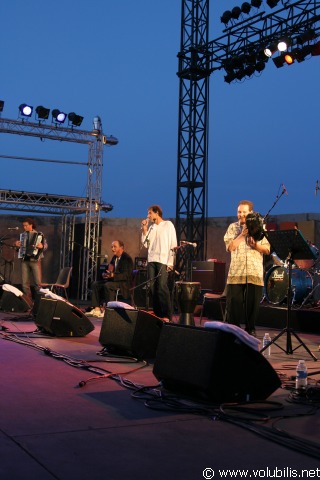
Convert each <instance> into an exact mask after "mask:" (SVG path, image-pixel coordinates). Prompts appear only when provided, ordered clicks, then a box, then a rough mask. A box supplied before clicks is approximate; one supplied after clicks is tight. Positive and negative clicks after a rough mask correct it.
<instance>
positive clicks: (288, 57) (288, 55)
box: [284, 53, 294, 65]
mask: <svg viewBox="0 0 320 480" xmlns="http://www.w3.org/2000/svg"><path fill="white" fill-rule="evenodd" d="M284 61H285V62H286V64H287V65H292V63H294V56H293V55H292V54H291V53H286V54H285V55H284Z"/></svg>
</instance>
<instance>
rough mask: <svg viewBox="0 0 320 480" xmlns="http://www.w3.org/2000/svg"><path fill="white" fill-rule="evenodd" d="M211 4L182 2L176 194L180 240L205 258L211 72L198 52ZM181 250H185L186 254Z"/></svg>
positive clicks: (193, 0) (183, 261)
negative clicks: (200, 61) (193, 247)
mask: <svg viewBox="0 0 320 480" xmlns="http://www.w3.org/2000/svg"><path fill="white" fill-rule="evenodd" d="M208 15H209V0H197V1H196V0H183V2H182V24H181V48H180V52H179V54H178V59H179V70H178V76H179V82H180V85H179V131H178V137H179V139H178V166H177V196H176V229H177V237H178V242H179V241H180V240H187V241H190V242H195V243H197V252H196V256H197V258H199V259H202V258H205V255H206V218H207V198H206V196H207V193H206V192H207V152H208V141H207V133H208V132H207V119H208V93H209V76H210V73H211V72H210V70H209V69H208V68H207V67H206V66H205V65H201V66H200V68H199V67H198V62H197V56H198V54H197V49H198V48H199V47H200V46H204V45H206V44H207V43H208V21H209V16H208ZM182 250H183V251H182ZM187 254H188V252H187V249H186V250H184V249H181V250H179V254H178V257H177V263H178V265H177V268H178V269H179V270H180V271H185V277H186V279H187V280H189V278H188V277H189V274H190V273H189V271H188V269H186V268H185V266H186V263H187V262H186V255H187Z"/></svg>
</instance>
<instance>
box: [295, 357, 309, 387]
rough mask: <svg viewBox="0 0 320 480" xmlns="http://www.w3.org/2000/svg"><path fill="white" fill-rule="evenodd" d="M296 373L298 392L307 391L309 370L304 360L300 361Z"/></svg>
mask: <svg viewBox="0 0 320 480" xmlns="http://www.w3.org/2000/svg"><path fill="white" fill-rule="evenodd" d="M296 372H297V373H296V390H305V389H306V388H307V385H308V369H307V365H306V364H305V363H304V360H299V363H298V365H297V369H296Z"/></svg>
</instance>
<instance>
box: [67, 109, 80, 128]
mask: <svg viewBox="0 0 320 480" xmlns="http://www.w3.org/2000/svg"><path fill="white" fill-rule="evenodd" d="M68 120H69V122H71V123H72V125H74V126H75V127H80V125H81V123H82V120H83V117H80V115H77V114H76V113H74V112H71V113H69V115H68Z"/></svg>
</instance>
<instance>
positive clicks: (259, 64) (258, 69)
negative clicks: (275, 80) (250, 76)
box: [256, 61, 266, 73]
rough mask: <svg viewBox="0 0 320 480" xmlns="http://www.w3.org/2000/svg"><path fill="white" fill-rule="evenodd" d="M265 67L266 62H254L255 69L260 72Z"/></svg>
mask: <svg viewBox="0 0 320 480" xmlns="http://www.w3.org/2000/svg"><path fill="white" fill-rule="evenodd" d="M265 68H266V62H263V61H260V62H257V64H256V71H257V72H258V73H261V72H262V71H263V70H264V69H265Z"/></svg>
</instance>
